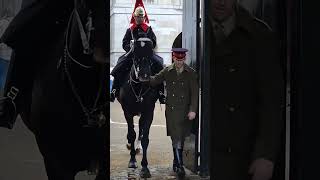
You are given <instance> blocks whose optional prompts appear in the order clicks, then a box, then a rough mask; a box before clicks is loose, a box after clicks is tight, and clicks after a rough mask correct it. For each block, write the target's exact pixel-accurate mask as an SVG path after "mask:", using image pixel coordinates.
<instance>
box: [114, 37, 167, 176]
mask: <svg viewBox="0 0 320 180" xmlns="http://www.w3.org/2000/svg"><path fill="white" fill-rule="evenodd" d="M133 44H134V45H133V46H132V49H131V50H130V51H129V52H128V53H131V52H132V53H133V58H132V61H133V63H132V67H131V71H130V73H129V75H128V76H127V78H126V81H125V82H126V83H124V84H123V85H122V86H121V88H120V96H119V99H118V100H119V102H120V104H121V106H122V109H123V112H124V116H125V119H126V121H127V125H128V134H127V139H128V142H129V143H130V144H131V147H130V150H131V151H130V155H131V158H130V161H129V164H128V167H129V168H137V161H136V150H135V140H136V132H135V130H134V123H133V117H134V116H136V115H140V119H139V138H140V137H141V144H142V150H143V157H142V161H141V166H142V169H141V173H140V176H141V177H142V178H148V177H151V174H150V171H149V169H148V160H147V148H148V145H149V131H150V127H151V124H152V121H153V113H154V107H155V103H156V101H157V99H158V98H159V93H158V90H157V88H158V87H155V88H153V87H150V85H149V84H148V83H146V81H148V79H149V77H150V75H154V74H156V73H158V72H159V71H160V70H161V69H158V68H157V66H155V64H154V63H155V62H154V59H153V58H152V57H153V56H155V54H154V52H153V50H152V41H151V40H150V39H148V38H139V39H138V40H136V41H134V43H133ZM140 134H141V135H140Z"/></svg>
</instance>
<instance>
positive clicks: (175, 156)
mask: <svg viewBox="0 0 320 180" xmlns="http://www.w3.org/2000/svg"><path fill="white" fill-rule="evenodd" d="M172 149H173V164H172V170H173V172H177V168H178V156H177V153H176V148H172Z"/></svg>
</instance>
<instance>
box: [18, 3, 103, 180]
mask: <svg viewBox="0 0 320 180" xmlns="http://www.w3.org/2000/svg"><path fill="white" fill-rule="evenodd" d="M92 11H94V10H93V9H89V8H88V6H86V4H85V3H84V2H81V3H80V2H79V4H75V8H74V10H73V11H72V13H71V16H70V19H69V22H68V27H67V29H66V31H65V32H64V33H61V34H60V35H59V38H58V39H57V40H56V42H55V43H53V44H51V46H50V48H49V50H48V51H47V52H49V53H41V52H39V53H41V56H42V57H43V59H46V60H45V61H43V62H45V63H42V62H39V63H38V64H37V67H35V71H34V72H35V75H34V77H35V78H34V83H33V88H32V97H31V99H30V103H24V107H23V109H24V110H23V112H22V113H21V117H22V119H23V121H24V123H25V124H26V125H27V127H28V128H29V129H30V130H31V131H32V132H33V133H34V135H35V138H36V141H37V144H38V147H39V149H40V152H41V154H42V156H43V158H44V163H45V167H46V171H47V175H48V178H49V180H74V178H75V175H76V174H77V173H78V172H80V171H84V170H88V172H90V173H94V174H97V176H96V180H98V179H99V180H100V179H101V180H103V179H108V178H107V174H108V166H107V158H108V154H109V150H108V149H107V143H108V141H107V128H108V126H107V123H106V118H105V117H106V115H107V110H108V108H109V104H108V103H106V102H107V94H106V93H107V76H106V74H107V70H106V66H107V64H105V63H98V62H96V61H94V58H93V57H94V56H93V52H92V51H93V49H94V47H93V46H94V45H93V43H92V42H93V41H92V40H90V35H89V34H90V33H92V29H94V27H93V26H92V24H91V13H92Z"/></svg>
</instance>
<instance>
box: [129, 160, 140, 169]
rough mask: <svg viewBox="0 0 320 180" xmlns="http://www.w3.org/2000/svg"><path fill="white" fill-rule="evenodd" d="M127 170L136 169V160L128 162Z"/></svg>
mask: <svg viewBox="0 0 320 180" xmlns="http://www.w3.org/2000/svg"><path fill="white" fill-rule="evenodd" d="M128 168H138V165H137V160H135V159H133V160H130V161H129V164H128Z"/></svg>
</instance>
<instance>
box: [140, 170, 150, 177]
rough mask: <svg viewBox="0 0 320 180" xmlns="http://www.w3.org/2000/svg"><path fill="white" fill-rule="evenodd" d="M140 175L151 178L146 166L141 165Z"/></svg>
mask: <svg viewBox="0 0 320 180" xmlns="http://www.w3.org/2000/svg"><path fill="white" fill-rule="evenodd" d="M140 177H141V178H151V174H150V171H149V169H148V168H147V167H142V169H141V171H140Z"/></svg>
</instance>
